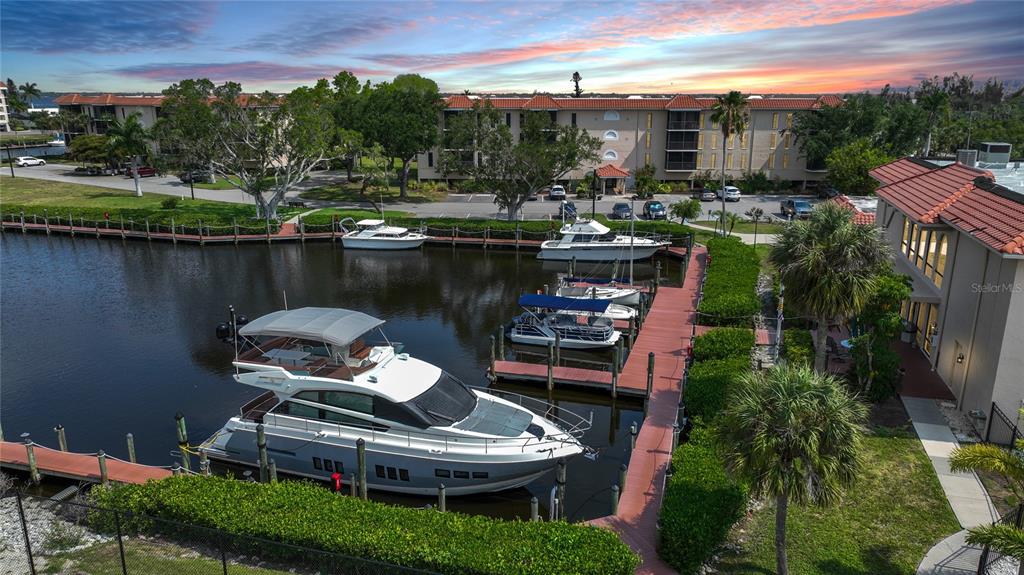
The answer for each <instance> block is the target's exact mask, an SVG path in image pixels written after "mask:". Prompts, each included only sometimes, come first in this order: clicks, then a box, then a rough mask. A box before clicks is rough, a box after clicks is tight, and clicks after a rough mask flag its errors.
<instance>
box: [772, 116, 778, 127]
mask: <svg viewBox="0 0 1024 575" xmlns="http://www.w3.org/2000/svg"><path fill="white" fill-rule="evenodd" d="M772 129H773V130H778V129H779V113H778V112H772Z"/></svg>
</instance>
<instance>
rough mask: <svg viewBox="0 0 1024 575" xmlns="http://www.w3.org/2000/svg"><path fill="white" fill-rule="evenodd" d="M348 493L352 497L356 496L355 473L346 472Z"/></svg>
mask: <svg viewBox="0 0 1024 575" xmlns="http://www.w3.org/2000/svg"><path fill="white" fill-rule="evenodd" d="M348 494H349V495H351V496H352V497H355V496H356V474H355V473H349V474H348Z"/></svg>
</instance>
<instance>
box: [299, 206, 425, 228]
mask: <svg viewBox="0 0 1024 575" xmlns="http://www.w3.org/2000/svg"><path fill="white" fill-rule="evenodd" d="M335 216H337V218H338V221H341V220H343V219H345V218H352V219H353V220H356V221H357V222H358V221H359V220H374V219H380V212H375V211H372V210H349V209H345V208H323V209H320V210H317V211H315V212H313V213H312V214H309V215H308V216H306V217H305V218H303V221H305V222H306V225H310V226H315V225H324V224H330V223H331V222H332V221H334V217H335ZM384 217H385V218H386V219H387V220H388V222H389V223H390V222H391V221H392V220H397V219H403V221H404V220H408V219H410V218H413V217H414V216H413V215H412V214H411V213H409V212H400V211H396V210H384Z"/></svg>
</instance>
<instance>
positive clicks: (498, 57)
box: [0, 0, 1024, 94]
mask: <svg viewBox="0 0 1024 575" xmlns="http://www.w3.org/2000/svg"><path fill="white" fill-rule="evenodd" d="M0 22H2V26H0V33H2V35H0V44H2V61H0V69H2V72H0V73H2V75H3V77H4V78H6V77H11V78H13V79H14V80H15V81H16V82H18V83H19V84H20V83H23V82H26V81H27V82H35V83H37V84H38V85H39V87H40V88H41V89H43V90H44V91H62V92H66V91H75V92H108V91H112V92H138V91H151V92H155V91H159V90H161V89H163V88H165V87H166V86H167V85H168V84H170V83H172V82H175V81H177V80H180V79H182V78H193V77H207V78H210V79H212V80H214V81H215V82H223V81H226V80H234V81H238V82H241V83H242V85H243V88H244V89H246V90H247V91H256V90H263V89H269V90H274V91H285V90H289V89H291V88H293V87H295V86H297V85H300V84H307V83H310V82H313V81H315V80H316V79H317V78H321V77H330V76H333V75H334V74H335V73H337V72H338V71H339V70H349V71H351V72H353V73H354V74H356V75H357V76H358V77H359V78H360V79H361V80H363V79H370V80H372V81H374V82H376V81H380V80H385V79H389V78H391V77H393V76H395V75H397V74H401V73H408V72H415V73H418V74H421V75H424V76H427V77H430V78H432V79H434V80H435V81H437V83H438V85H439V86H440V88H441V89H442V90H443V91H449V92H460V91H462V90H467V89H468V90H471V91H474V92H533V91H535V90H536V91H542V92H567V91H569V90H570V89H571V84H570V82H569V78H570V76H571V75H572V73H573V71H579V72H580V74H581V75H582V76H583V82H582V85H583V88H584V90H586V91H592V92H619V93H634V94H639V93H652V92H661V93H671V92H690V93H709V92H711V93H714V92H721V91H724V90H728V89H739V90H743V91H748V92H762V93H783V92H785V93H818V92H849V91H859V90H865V89H877V88H880V87H881V86H883V85H885V84H886V83H889V84H892V85H893V86H907V85H911V84H916V83H917V82H918V81H919V80H920V79H921V78H922V77H927V76H932V75H936V74H937V75H943V74H950V73H952V72H960V73H965V74H973V75H974V77H975V79H979V80H981V79H985V78H989V77H998V78H999V79H1002V80H1004V81H1006V82H1007V83H1008V84H1010V85H1013V86H1018V85H1021V84H1022V83H1024V33H1022V31H1021V30H1022V27H1024V26H1022V23H1024V2H1022V1H1013V2H1011V1H1007V2H962V1H956V0H952V1H945V0H936V1H931V2H929V1H923V0H881V1H854V2H831V1H828V0H790V1H780V2H769V1H760V0H738V1H730V2H712V1H689V0H687V1H677V2H665V3H657V2H637V3H632V2H625V1H618V2H565V3H561V2H553V1H543V2H540V1H527V2H483V1H481V2H412V1H410V2H374V3H357V2H260V1H251V2H173V3H172V2H150V1H141V0H134V1H109V0H107V1H102V2H92V1H80V2H55V1H46V0H34V1H31V2H24V1H11V0H4V1H3V3H2V5H0Z"/></svg>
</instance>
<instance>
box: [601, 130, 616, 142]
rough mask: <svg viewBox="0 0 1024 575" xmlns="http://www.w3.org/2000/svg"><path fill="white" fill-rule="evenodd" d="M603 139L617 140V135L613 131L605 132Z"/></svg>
mask: <svg viewBox="0 0 1024 575" xmlns="http://www.w3.org/2000/svg"><path fill="white" fill-rule="evenodd" d="M604 139H605V140H618V139H619V133H618V132H616V131H615V130H608V131H607V132H605V133H604Z"/></svg>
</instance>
